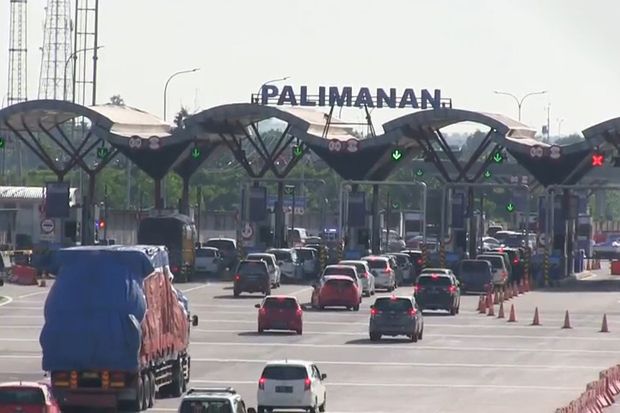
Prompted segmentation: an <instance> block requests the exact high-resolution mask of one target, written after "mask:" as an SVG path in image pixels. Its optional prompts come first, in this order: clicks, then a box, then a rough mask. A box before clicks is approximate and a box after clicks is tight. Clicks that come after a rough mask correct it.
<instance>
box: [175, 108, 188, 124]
mask: <svg viewBox="0 0 620 413" xmlns="http://www.w3.org/2000/svg"><path fill="white" fill-rule="evenodd" d="M188 116H189V111H188V110H187V108H186V107H185V106H181V110H179V111H178V112H177V114H176V115H175V117H174V124H175V126H176V127H177V128H183V121H184V120H185V118H187V117H188Z"/></svg>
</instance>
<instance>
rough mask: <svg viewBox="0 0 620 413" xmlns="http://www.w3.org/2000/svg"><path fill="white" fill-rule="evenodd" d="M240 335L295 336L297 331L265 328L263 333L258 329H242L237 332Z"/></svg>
mask: <svg viewBox="0 0 620 413" xmlns="http://www.w3.org/2000/svg"><path fill="white" fill-rule="evenodd" d="M237 335H238V336H240V337H261V336H275V337H279V336H296V335H297V333H296V332H295V331H292V330H291V331H288V330H266V331H265V332H263V333H259V332H258V331H242V332H240V333H237Z"/></svg>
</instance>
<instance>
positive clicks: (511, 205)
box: [506, 202, 517, 213]
mask: <svg viewBox="0 0 620 413" xmlns="http://www.w3.org/2000/svg"><path fill="white" fill-rule="evenodd" d="M515 209H517V207H516V206H515V204H514V203H512V202H508V203H507V204H506V211H508V212H510V213H513V212H515Z"/></svg>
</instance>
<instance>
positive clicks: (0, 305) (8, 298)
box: [0, 296, 13, 307]
mask: <svg viewBox="0 0 620 413" xmlns="http://www.w3.org/2000/svg"><path fill="white" fill-rule="evenodd" d="M3 297H4V298H6V300H4V301H3V302H1V303H0V307H2V306H3V305H7V304H11V303H12V302H13V298H12V297H8V296H3Z"/></svg>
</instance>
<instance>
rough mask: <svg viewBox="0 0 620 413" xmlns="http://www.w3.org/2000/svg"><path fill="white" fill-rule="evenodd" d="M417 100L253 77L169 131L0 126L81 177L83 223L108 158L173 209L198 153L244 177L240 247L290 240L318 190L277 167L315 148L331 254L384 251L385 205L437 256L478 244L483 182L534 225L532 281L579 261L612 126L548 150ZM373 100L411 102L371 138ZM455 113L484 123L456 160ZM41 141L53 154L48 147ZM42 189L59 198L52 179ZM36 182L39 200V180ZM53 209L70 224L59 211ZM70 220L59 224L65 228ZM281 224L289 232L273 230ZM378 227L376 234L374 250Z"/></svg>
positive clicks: (154, 126)
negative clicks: (394, 190) (434, 193)
mask: <svg viewBox="0 0 620 413" xmlns="http://www.w3.org/2000/svg"><path fill="white" fill-rule="evenodd" d="M354 92H355V93H357V94H355V93H354ZM419 96H420V97H417V94H416V92H415V91H413V90H412V89H406V90H404V91H403V92H402V93H400V94H399V93H396V91H395V90H393V89H390V90H389V92H388V91H386V90H383V89H378V90H377V94H376V95H372V94H371V92H370V90H369V89H368V88H361V89H360V90H359V91H353V90H351V88H340V89H339V88H334V87H330V88H326V87H320V88H319V93H318V94H317V95H310V94H309V93H308V91H307V88H305V87H302V88H301V92H300V93H299V95H298V94H297V92H296V91H295V90H293V88H291V87H287V86H285V87H284V88H282V90H279V89H277V88H275V87H274V86H265V87H263V89H261V93H260V94H259V95H253V96H252V101H251V102H252V103H233V104H226V105H221V106H217V107H213V108H210V109H207V110H204V111H202V112H200V113H197V114H194V115H190V116H188V117H187V118H186V119H185V120H184V121H182V122H180V123H179V124H178V125H176V127H175V126H173V125H171V124H168V123H166V122H164V121H162V120H161V119H158V118H157V117H156V116H153V115H151V114H148V113H146V112H144V111H141V110H139V109H135V108H131V107H127V106H117V105H98V106H92V107H85V106H80V105H76V104H73V103H70V102H65V101H50V100H39V101H30V102H25V103H19V104H16V105H12V106H9V107H7V108H5V109H3V110H2V111H0V131H2V133H4V134H7V136H11V137H12V138H14V139H16V140H18V141H19V142H20V143H21V144H23V145H24V146H26V147H27V148H29V149H30V150H31V151H32V153H33V154H34V155H35V156H37V158H39V159H40V161H41V162H42V163H43V164H44V165H45V166H46V167H48V168H49V169H50V170H51V171H53V173H54V174H55V175H56V177H57V182H58V183H62V182H63V179H64V177H65V176H66V175H67V173H69V171H71V170H72V169H73V168H75V167H76V166H77V167H78V168H80V169H81V170H82V171H83V172H84V173H85V174H86V175H87V178H88V192H87V194H86V196H85V197H84V199H83V202H82V203H81V206H82V208H81V212H80V214H79V215H80V219H79V221H80V222H93V221H95V219H96V217H95V216H94V215H95V212H94V205H95V204H96V199H95V183H96V176H97V173H98V172H99V171H100V170H101V169H102V168H103V167H105V165H107V164H108V163H109V162H110V161H111V160H112V159H113V158H114V157H115V156H116V155H117V154H118V153H122V154H124V155H125V156H126V157H127V158H128V159H129V160H130V161H131V162H132V163H134V164H135V165H137V166H138V167H139V168H140V169H141V170H143V171H144V172H146V173H147V174H148V175H149V176H150V177H151V178H152V179H153V180H154V183H155V186H154V188H155V189H154V200H155V209H163V208H165V207H166V205H164V201H163V197H162V180H163V178H164V177H165V176H166V175H167V174H168V173H169V172H171V171H173V172H175V173H177V174H178V175H179V176H180V177H181V178H182V181H183V191H182V196H181V199H180V202H179V205H178V209H179V210H180V212H182V213H184V214H189V213H190V205H189V204H190V203H189V187H190V178H191V176H192V175H193V174H194V173H195V172H196V170H198V168H200V167H201V166H202V165H204V164H205V162H207V161H210V162H216V163H217V161H218V159H219V158H220V157H223V156H224V155H229V154H230V155H232V156H233V158H234V160H235V161H236V162H237V163H238V164H239V165H241V166H242V167H243V169H244V170H245V172H246V173H247V175H248V181H246V182H240V183H239V192H240V199H239V207H240V217H239V218H240V219H239V225H238V229H237V238H238V240H239V243H240V244H241V245H244V246H247V247H248V248H259V249H260V248H265V247H268V246H275V247H285V246H291V245H292V243H291V240H290V239H289V232H293V233H294V232H295V230H296V227H295V215H296V213H298V211H299V208H302V211H303V208H304V207H305V206H306V197H305V189H308V188H309V187H311V190H312V191H313V192H316V193H320V191H322V190H323V189H322V187H323V186H324V184H325V183H324V182H320V181H317V182H310V181H307V180H304V179H303V178H302V179H292V178H289V174H290V172H291V171H292V170H293V168H295V167H296V166H297V165H298V164H299V163H300V162H301V160H302V159H304V158H305V157H315V158H316V159H320V160H322V161H323V162H324V163H325V164H326V165H327V166H329V167H330V168H331V169H332V170H333V171H334V172H336V173H337V174H338V175H339V177H340V178H341V179H342V181H341V185H340V188H341V190H340V197H339V198H340V199H339V200H338V201H337V202H338V205H337V211H338V216H339V222H338V224H337V228H332V229H331V230H330V231H329V232H330V237H332V238H333V237H334V236H335V237H336V238H337V239H338V240H339V242H340V244H341V245H342V251H341V252H342V255H343V256H347V257H359V256H361V255H362V254H366V253H379V252H381V251H385V250H387V249H389V244H390V242H389V237H390V232H389V228H382V227H385V226H386V224H388V225H387V226H389V222H390V220H393V218H392V215H393V214H392V213H393V212H394V210H399V213H400V216H401V218H402V220H403V221H406V219H405V218H404V217H405V216H407V217H409V222H411V223H414V224H411V225H412V226H416V228H418V229H417V230H415V231H414V230H409V231H408V232H409V235H413V234H419V236H420V237H421V239H422V240H423V241H424V243H427V241H428V242H430V241H431V239H430V238H434V239H433V240H432V241H433V242H436V243H437V244H438V248H437V251H436V253H435V254H436V259H437V260H438V261H439V262H438V263H441V264H442V265H446V266H451V265H453V264H454V263H455V262H456V261H458V260H460V259H461V258H463V257H466V256H474V255H476V253H477V252H478V251H479V249H480V248H481V242H482V240H481V239H482V235H483V228H484V222H483V221H484V219H485V218H484V214H483V211H482V209H483V208H482V207H481V208H480V209H479V210H478V212H476V208H477V205H483V203H484V196H485V191H486V190H488V189H489V187H491V186H493V185H494V186H495V187H497V188H499V187H504V188H507V189H509V188H510V189H511V192H512V197H513V198H512V199H511V200H510V202H509V203H508V204H507V205H506V210H507V211H508V212H511V213H513V212H514V217H515V218H514V222H513V225H514V226H515V227H517V228H521V229H522V230H523V231H524V232H525V233H526V235H527V233H528V232H529V231H530V230H532V231H534V232H536V241H535V242H533V243H532V244H531V245H530V244H529V241H528V248H531V256H532V263H533V265H534V267H533V272H534V275H535V276H536V278H537V279H538V280H539V281H541V282H550V280H552V279H554V278H559V277H562V276H564V275H566V274H570V273H572V272H573V271H574V270H575V268H579V267H580V265H581V264H580V261H579V260H578V259H575V257H579V256H581V253H580V252H579V251H580V250H581V249H584V250H588V249H589V248H588V246H586V245H584V242H585V240H584V239H583V238H584V237H585V235H584V234H582V233H580V231H579V230H578V228H580V227H583V226H584V225H581V226H580V222H581V221H584V220H586V218H587V206H586V205H587V202H588V199H589V197H591V196H592V195H596V196H597V197H599V196H600V194H601V191H604V190H609V189H614V190H615V188H612V187H611V186H605V185H606V184H605V183H606V182H607V181H609V180H610V179H611V178H612V176H613V174H612V173H611V172H609V167H610V165H611V164H615V163H616V160H615V159H612V153H615V152H614V151H616V152H617V151H618V145H619V144H620V137H619V135H618V130H619V128H618V125H619V124H620V121H619V120H618V119H612V120H609V121H606V122H603V123H601V124H598V125H595V126H593V127H591V128H588V129H586V130H584V131H583V135H584V137H585V141H582V142H579V143H576V144H572V145H563V146H559V145H552V144H549V143H544V142H541V141H539V140H537V139H536V138H535V131H534V129H532V128H530V127H528V126H526V125H524V124H522V123H520V122H517V121H515V120H513V119H510V118H508V117H505V116H503V115H499V114H490V113H482V112H476V111H468V110H463V109H453V108H452V101H451V99H446V98H444V97H442V96H441V91H438V90H435V91H434V92H433V93H431V92H429V91H428V90H422V92H421V93H419ZM321 107H325V108H326V109H325V110H321V109H320V108H321ZM342 107H356V108H358V109H359V110H361V111H363V112H364V114H365V119H366V120H365V122H362V123H351V122H346V121H343V120H342V119H340V118H339V117H337V116H335V108H342ZM380 107H386V108H394V109H398V108H413V109H417V110H418V111H417V112H414V113H410V114H407V115H404V116H400V117H397V118H396V119H394V120H391V121H389V122H386V123H385V124H383V125H382V127H381V129H382V131H381V132H380V133H377V131H376V130H375V125H374V123H373V120H372V116H371V112H372V111H371V110H369V108H370V109H373V108H380ZM264 122H270V124H271V125H272V126H271V129H270V130H266V129H265V127H262V126H261V123H264ZM462 122H472V123H476V124H478V125H481V126H482V127H485V128H487V130H486V131H485V136H484V139H482V141H481V142H480V143H479V145H478V146H477V147H476V148H475V149H474V150H473V153H471V154H469V155H468V156H467V157H466V159H463V156H459V155H458V154H457V153H456V151H455V150H453V148H451V145H450V143H449V142H448V141H447V140H446V138H445V136H444V135H443V132H442V129H443V128H445V127H448V126H451V125H455V124H459V123H462ZM274 125H275V126H274ZM356 126H364V127H367V128H368V131H369V133H368V136H365V137H362V136H360V135H359V133H357V132H356V130H355V127H356ZM274 131H276V132H277V133H275V134H274ZM43 140H46V141H45V142H44V141H43ZM50 142H51V145H52V146H54V147H55V148H56V149H55V150H56V152H60V153H61V154H62V155H61V156H60V157H58V156H56V155H55V154H53V153H51V152H50V151H49V150H48V148H49V147H50ZM411 159H415V160H414V161H413V163H412V165H413V171H412V172H413V177H412V180H411V182H399V183H396V182H390V181H388V178H389V177H390V175H391V174H392V173H393V172H394V171H395V170H396V169H397V168H399V167H401V165H403V164H404V161H407V162H409V160H411ZM590 172H592V173H590ZM588 174H590V175H588ZM586 175H588V176H587V177H586ZM427 176H436V177H437V178H438V179H439V180H440V181H441V182H443V185H444V188H443V190H442V191H441V197H440V199H439V200H438V201H439V204H438V205H440V207H441V210H442V212H441V214H440V216H441V222H440V223H439V224H440V225H441V227H442V229H441V230H437V231H436V233H434V234H432V236H431V237H429V234H428V233H427V228H428V221H427V215H428V202H429V198H430V195H431V194H430V193H428V189H427V187H426V183H425V181H424V180H425V177H427ZM584 177H585V178H584ZM515 178H516V179H515ZM584 179H589V180H590V181H584ZM584 182H593V183H595V185H594V186H592V185H590V184H584ZM50 185H51V183H50ZM394 185H396V186H398V185H400V187H399V188H398V190H399V191H406V192H407V193H408V195H409V196H411V198H412V200H414V201H415V203H414V204H412V205H414V206H411V209H409V210H403V208H400V207H399V206H396V208H394V205H392V203H391V202H389V199H388V202H387V203H386V208H384V209H383V210H382V209H381V207H380V204H381V203H380V200H381V194H380V188H381V187H382V186H388V187H394ZM578 185H581V186H578ZM57 186H58V184H57ZM268 186H271V187H274V186H275V193H269V191H268V190H267V187H268ZM405 187H406V188H405ZM540 187H544V188H546V192H545V193H544V194H543V195H541V196H539V197H538V198H534V197H533V195H532V194H533V193H534V192H535V191H536V192H539V189H540ZM304 188H305V189H304ZM61 189H62V191H61ZM55 190H56V191H57V192H58V191H60V192H62V193H64V187H63V188H55ZM49 191H50V196H51V195H52V192H53V191H54V189H53V187H52V186H49ZM584 191H585V192H584ZM60 192H59V193H60ZM577 192H579V193H577ZM386 195H388V197H389V189H388V190H387V191H386ZM551 205H553V207H552V206H551ZM52 209H53V208H52ZM50 211H51V209H50ZM271 211H273V217H272V216H271ZM63 214H64V212H63ZM48 215H49V214H48ZM65 215H66V214H65ZM74 215H75V213H74ZM532 215H537V217H536V221H537V226H536V227H531V225H530V224H531V222H530V221H531V217H532ZM58 218H62V219H64V220H66V221H69V222H71V221H78V219H77V218H72V217H69V216H68V215H67V216H64V215H63V217H58ZM70 227H71V225H69V226H68V227H65V228H66V229H68V230H69V231H68V232H71V231H70V230H71V228H70ZM289 227H290V229H291V230H292V231H287V230H286V229H287V228H289ZM403 228H404V227H403ZM383 231H386V233H387V241H386V243H384V244H383V245H382V239H383V234H384V232H383ZM590 231H591V229H590ZM405 232H407V231H405ZM80 233H81V237H80V239H81V242H82V243H85V244H88V243H92V242H93V241H94V239H95V236H94V231H93V226H91V225H82V226H81V229H80ZM334 234H335V235H334ZM65 235H66V234H65ZM582 247H583V248H582ZM442 257H443V258H442ZM554 263H555V265H553V264H554Z"/></svg>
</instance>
